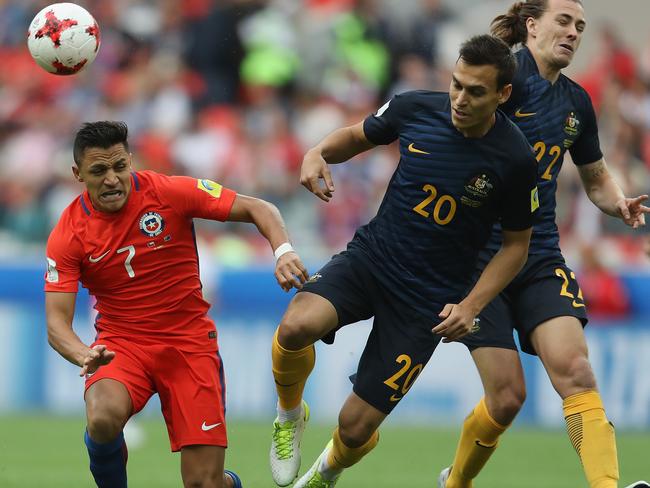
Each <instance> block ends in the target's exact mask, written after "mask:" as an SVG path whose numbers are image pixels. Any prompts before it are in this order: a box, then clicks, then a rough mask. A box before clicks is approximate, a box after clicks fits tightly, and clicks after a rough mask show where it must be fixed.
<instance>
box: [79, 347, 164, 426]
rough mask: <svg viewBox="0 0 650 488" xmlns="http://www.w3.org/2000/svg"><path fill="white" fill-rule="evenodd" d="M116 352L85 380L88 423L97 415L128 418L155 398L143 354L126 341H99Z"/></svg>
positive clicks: (144, 354) (144, 353) (145, 355)
mask: <svg viewBox="0 0 650 488" xmlns="http://www.w3.org/2000/svg"><path fill="white" fill-rule="evenodd" d="M95 344H103V345H106V347H107V348H108V349H109V350H111V351H113V352H115V357H114V358H113V360H112V361H111V362H110V363H109V364H106V365H104V366H101V367H100V368H99V369H98V370H97V371H96V372H95V373H94V374H92V375H87V376H86V384H85V392H84V399H85V401H86V412H87V414H88V417H89V419H91V418H92V417H94V416H96V415H107V414H108V415H111V416H116V417H119V418H124V422H126V420H128V418H129V417H130V416H131V415H133V414H135V413H137V412H139V411H140V410H142V408H144V406H145V405H146V403H147V401H148V400H149V398H151V396H152V395H153V394H154V385H153V383H152V380H151V377H150V376H149V374H148V372H147V369H148V366H147V361H146V359H145V358H146V357H147V354H146V352H145V351H144V350H143V349H141V348H139V347H138V346H137V345H136V344H135V343H133V341H130V340H127V339H116V338H112V339H102V340H98V341H96V342H95V343H94V344H93V345H95Z"/></svg>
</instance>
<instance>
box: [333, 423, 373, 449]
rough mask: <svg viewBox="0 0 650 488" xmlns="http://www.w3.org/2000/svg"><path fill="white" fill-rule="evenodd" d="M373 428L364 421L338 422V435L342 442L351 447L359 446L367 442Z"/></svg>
mask: <svg viewBox="0 0 650 488" xmlns="http://www.w3.org/2000/svg"><path fill="white" fill-rule="evenodd" d="M375 430H376V429H375V427H374V426H373V425H370V424H367V423H365V422H356V423H346V424H341V423H339V437H340V438H341V441H343V444H345V445H346V446H348V447H350V448H352V449H354V448H357V447H361V446H363V445H364V444H365V443H366V442H368V441H369V440H370V437H372V434H373V432H374V431H375Z"/></svg>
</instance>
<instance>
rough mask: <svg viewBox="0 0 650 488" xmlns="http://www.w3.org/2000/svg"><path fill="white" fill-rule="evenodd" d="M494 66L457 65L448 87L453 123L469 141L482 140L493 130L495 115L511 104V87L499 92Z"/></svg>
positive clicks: (460, 61) (461, 60)
mask: <svg viewBox="0 0 650 488" xmlns="http://www.w3.org/2000/svg"><path fill="white" fill-rule="evenodd" d="M497 75H498V71H497V68H496V67H495V66H492V65H488V64H486V65H482V66H473V65H470V64H467V63H465V61H463V59H462V58H460V59H458V62H456V67H455V68H454V72H453V73H452V78H451V85H450V87H449V99H450V100H451V121H452V123H453V124H454V126H455V127H456V129H458V130H459V131H460V132H462V133H463V135H465V136H466V137H481V136H483V135H485V133H486V132H487V131H488V130H489V129H490V127H492V124H493V122H494V112H495V111H496V109H497V107H498V106H499V105H500V104H501V103H504V102H505V101H506V100H508V97H509V96H510V92H511V91H512V85H505V86H504V87H503V88H501V89H498V88H497Z"/></svg>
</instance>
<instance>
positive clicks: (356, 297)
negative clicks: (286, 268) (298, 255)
mask: <svg viewBox="0 0 650 488" xmlns="http://www.w3.org/2000/svg"><path fill="white" fill-rule="evenodd" d="M302 292H309V293H315V294H317V295H320V296H322V297H323V298H325V299H326V300H328V301H329V302H330V303H331V304H332V305H333V306H334V308H335V309H336V312H337V314H338V328H340V327H343V326H345V325H348V324H351V323H354V322H358V321H360V320H366V319H369V318H371V317H374V321H373V324H372V331H371V332H370V336H369V337H368V341H367V342H366V347H365V348H364V350H363V354H362V356H361V359H360V361H359V366H358V369H357V374H356V376H355V380H354V392H355V393H356V394H357V395H358V396H359V397H361V398H362V399H363V400H365V401H366V402H368V403H369V404H371V405H372V406H374V407H375V408H377V409H379V410H381V411H382V412H384V413H386V414H389V413H390V412H391V411H392V410H393V408H395V406H396V405H397V404H398V403H399V401H400V400H401V399H402V398H403V397H404V396H405V395H406V393H407V392H408V391H409V389H410V388H411V386H413V383H414V382H415V380H416V378H417V377H418V375H419V374H420V373H421V372H422V369H423V368H424V366H425V365H426V364H427V362H428V361H429V358H430V357H431V355H432V354H433V351H434V350H435V348H436V346H437V345H438V343H439V342H440V338H439V336H437V335H435V334H433V333H432V332H431V329H432V328H433V327H434V326H435V325H436V323H434V322H433V321H432V320H431V319H430V318H427V317H423V316H422V315H421V314H419V313H418V312H416V311H415V310H414V309H412V308H411V307H410V306H409V305H407V304H404V303H403V302H402V301H401V300H398V299H397V298H396V297H395V296H394V295H392V294H391V293H390V291H389V290H387V289H386V288H384V287H383V286H382V285H381V284H380V283H379V282H378V281H377V280H376V279H375V278H374V277H373V275H372V273H371V272H370V268H369V263H368V262H367V261H366V259H365V258H364V257H363V256H362V255H360V254H359V253H356V252H350V251H343V252H341V253H340V254H337V255H335V256H334V257H333V258H332V259H331V260H330V262H329V263H327V264H326V265H325V266H324V267H323V268H322V269H320V270H319V271H318V272H317V273H315V274H314V275H313V276H312V277H311V278H310V280H309V281H308V282H307V283H306V284H305V285H304V286H303V288H302V290H301V293H302ZM440 308H442V307H440ZM323 340H324V341H325V342H332V341H333V337H332V335H330V336H329V337H327V336H326V337H325V338H323Z"/></svg>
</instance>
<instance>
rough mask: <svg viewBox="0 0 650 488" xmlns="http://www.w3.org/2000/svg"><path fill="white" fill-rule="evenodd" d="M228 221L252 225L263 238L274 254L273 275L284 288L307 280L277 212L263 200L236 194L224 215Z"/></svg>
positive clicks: (304, 270) (307, 275) (298, 285)
mask: <svg viewBox="0 0 650 488" xmlns="http://www.w3.org/2000/svg"><path fill="white" fill-rule="evenodd" d="M228 220H229V221H233V222H249V223H251V224H255V226H256V227H257V230H259V232H260V234H262V235H263V236H264V237H266V240H267V241H269V244H271V249H272V250H273V252H274V254H275V256H276V263H275V278H276V279H277V281H278V284H279V285H280V286H281V287H282V289H283V290H284V291H289V290H290V289H291V288H292V287H295V288H298V289H299V288H301V287H302V283H304V282H305V281H307V279H309V274H308V273H307V269H306V268H305V266H304V265H303V264H302V261H301V260H300V257H299V256H298V254H297V253H296V252H295V251H294V250H293V248H292V247H291V244H290V243H289V234H288V233H287V229H286V227H285V225H284V220H283V219H282V215H280V211H279V210H278V209H277V208H276V207H275V205H273V204H272V203H269V202H267V201H265V200H260V199H259V198H254V197H249V196H246V195H240V194H237V196H236V197H235V201H234V203H233V205H232V209H231V210H230V215H229V216H228Z"/></svg>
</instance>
